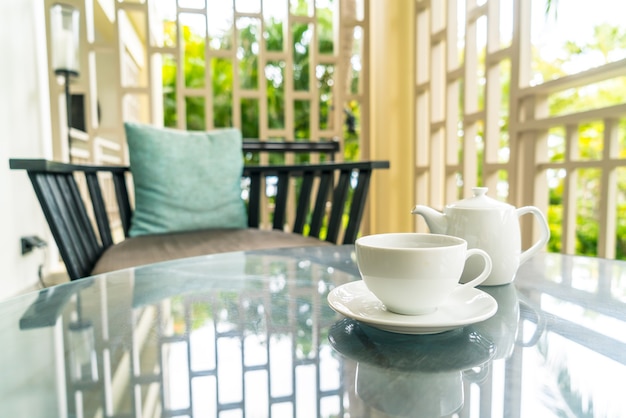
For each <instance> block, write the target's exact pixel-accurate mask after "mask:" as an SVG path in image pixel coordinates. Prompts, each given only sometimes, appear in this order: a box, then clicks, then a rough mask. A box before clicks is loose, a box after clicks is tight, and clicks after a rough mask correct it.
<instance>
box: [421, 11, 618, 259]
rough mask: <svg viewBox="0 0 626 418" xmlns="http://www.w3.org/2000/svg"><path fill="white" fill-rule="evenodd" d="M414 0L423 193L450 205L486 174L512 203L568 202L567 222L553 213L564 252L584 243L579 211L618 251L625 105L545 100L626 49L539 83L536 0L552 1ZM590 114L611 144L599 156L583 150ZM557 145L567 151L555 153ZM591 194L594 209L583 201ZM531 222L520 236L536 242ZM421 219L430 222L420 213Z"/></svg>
mask: <svg viewBox="0 0 626 418" xmlns="http://www.w3.org/2000/svg"><path fill="white" fill-rule="evenodd" d="M415 5H416V17H415V28H416V87H415V104H416V105H415V106H416V108H415V115H416V117H415V124H416V125H415V132H416V138H415V141H416V156H415V160H416V174H415V192H416V200H417V201H418V202H420V203H422V204H428V205H430V206H433V207H439V208H442V207H443V206H444V205H445V204H448V203H451V202H453V201H456V200H458V199H460V198H465V197H469V196H471V187H473V186H477V185H484V186H487V187H489V189H490V194H491V195H492V196H494V197H498V198H500V199H502V200H507V201H508V202H509V203H512V204H514V205H516V206H522V205H534V206H537V207H539V208H540V209H541V210H542V211H543V212H544V213H545V214H548V215H550V214H551V213H554V211H562V221H561V222H560V224H555V223H554V222H553V223H552V228H553V239H554V241H555V243H554V244H553V246H556V247H557V248H559V249H560V251H561V252H565V253H575V252H577V251H579V250H578V249H577V246H579V244H580V243H579V241H577V236H576V229H577V227H578V226H579V223H580V221H578V220H577V218H578V217H579V216H580V213H581V211H583V210H587V211H588V212H589V211H592V212H593V214H594V215H593V221H592V222H594V223H596V222H597V225H598V240H597V254H598V255H599V256H603V257H615V256H616V239H619V236H618V235H619V230H618V229H617V227H618V225H619V223H620V221H619V219H620V218H619V208H620V205H622V206H621V207H623V204H624V203H623V202H624V199H625V196H624V190H622V188H623V186H620V183H619V181H618V175H619V173H620V172H624V171H623V170H624V166H626V160H625V159H624V157H623V155H624V153H623V149H624V145H620V144H623V143H624V137H625V136H626V135H625V131H626V124H625V123H624V121H625V116H626V107H625V106H626V104H624V103H623V100H622V101H621V102H618V103H617V104H615V103H609V104H606V103H600V102H598V103H597V104H596V105H595V106H594V107H593V108H592V109H587V110H583V111H573V112H571V113H569V114H567V115H554V114H550V111H549V101H550V100H553V99H554V98H555V97H557V95H558V94H568V91H569V92H572V91H576V90H577V89H585V88H594V89H597V88H598V86H599V83H601V82H606V81H611V80H613V79H616V77H624V76H626V60H623V59H622V60H617V61H615V62H609V63H608V64H606V65H602V66H599V67H596V68H592V69H589V70H585V71H582V72H579V73H576V74H573V75H564V76H561V77H560V78H558V79H555V80H549V81H543V80H541V82H540V83H538V82H537V80H535V79H533V68H532V60H533V56H532V54H533V52H532V48H533V45H532V44H531V30H532V25H531V23H532V22H531V17H532V16H536V15H533V14H532V11H533V10H534V9H533V7H535V8H536V7H542V11H543V10H544V9H543V7H545V4H543V3H542V2H539V1H525V0H516V1H512V2H511V1H500V0H482V1H477V0H447V1H428V0H417V1H416V3H415ZM562 6H563V7H567V5H565V4H563V5H562ZM544 19H545V17H544ZM534 84H536V85H534ZM589 124H596V128H594V129H597V130H598V132H599V133H598V134H597V135H596V136H597V140H598V141H600V142H601V143H602V144H603V145H602V149H603V152H602V153H601V155H598V156H596V157H591V158H589V157H588V156H583V155H581V154H580V152H578V148H579V139H578V137H579V134H581V133H582V132H583V131H584V130H588V129H589ZM549 142H550V143H549ZM554 143H556V145H554ZM561 152H562V154H563V156H564V158H561V159H558V158H555V155H556V154H559V153H561ZM584 170H597V171H598V173H599V174H598V176H597V177H598V179H599V181H597V184H595V183H594V184H591V185H587V186H586V187H585V185H581V182H580V180H579V175H580V173H582V172H583V171H584ZM620 170H621V171H620ZM587 178H589V177H587ZM561 183H562V187H561V186H560V184H561ZM555 188H556V189H555ZM560 188H562V192H559V191H558V190H557V189H560ZM590 190H591V191H592V192H593V193H592V194H593V196H595V197H590V195H589V191H590ZM559 193H560V194H559ZM551 195H557V196H559V197H560V199H561V200H562V203H561V204H560V205H558V207H557V206H555V205H554V204H551V203H550V202H549V199H550V196H551ZM590 199H591V200H592V201H593V203H592V205H591V206H592V207H591V209H589V207H588V206H589V205H585V203H584V202H585V201H587V202H588V201H589V200H590ZM585 206H587V207H585ZM559 216H560V215H559ZM525 226H526V224H525V220H523V222H522V236H523V240H524V242H526V243H530V242H531V241H533V239H532V237H533V235H534V234H535V231H533V228H532V227H530V228H529V227H525ZM416 227H417V229H418V230H419V229H422V230H424V229H425V228H426V227H425V224H423V223H421V221H418V224H417V225H416Z"/></svg>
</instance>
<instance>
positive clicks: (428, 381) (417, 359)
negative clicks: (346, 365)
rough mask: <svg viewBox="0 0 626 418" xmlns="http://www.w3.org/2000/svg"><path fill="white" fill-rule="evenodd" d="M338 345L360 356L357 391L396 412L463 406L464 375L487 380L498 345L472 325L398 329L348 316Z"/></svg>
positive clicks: (431, 413)
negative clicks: (425, 331)
mask: <svg viewBox="0 0 626 418" xmlns="http://www.w3.org/2000/svg"><path fill="white" fill-rule="evenodd" d="M328 339H329V341H330V343H331V345H332V347H333V348H334V349H335V350H336V351H338V352H339V353H341V354H342V355H343V356H345V357H347V358H349V359H352V360H355V361H356V362H357V372H356V393H357V394H358V396H359V398H361V400H363V402H364V403H365V404H367V405H369V406H371V407H372V408H375V409H377V410H379V411H382V412H385V413H387V414H391V415H394V416H411V417H415V416H419V417H435V416H448V415H450V414H453V413H454V412H456V411H458V410H460V409H461V408H462V407H463V402H464V395H463V381H464V380H466V381H471V382H478V381H482V379H484V377H485V373H486V372H487V371H488V370H489V360H490V359H491V358H492V357H493V355H494V352H495V348H494V345H493V343H492V342H491V341H489V340H488V339H487V338H485V337H483V336H482V335H481V334H480V333H479V332H478V331H475V330H470V329H468V328H467V327H466V328H463V329H457V330H453V331H449V332H445V333H441V334H435V335H403V334H392V333H388V332H385V331H381V330H378V329H375V328H371V327H368V326H367V325H364V324H361V323H359V322H357V321H354V320H352V319H343V320H341V321H339V322H337V323H335V324H334V325H333V326H332V327H331V328H330V330H329V334H328Z"/></svg>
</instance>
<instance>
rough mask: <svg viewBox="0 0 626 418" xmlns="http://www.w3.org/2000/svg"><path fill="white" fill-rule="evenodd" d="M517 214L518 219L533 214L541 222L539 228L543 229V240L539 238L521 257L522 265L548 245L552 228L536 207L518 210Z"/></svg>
mask: <svg viewBox="0 0 626 418" xmlns="http://www.w3.org/2000/svg"><path fill="white" fill-rule="evenodd" d="M516 212H517V217H518V218H519V217H520V216H522V215H525V214H527V213H532V214H533V215H535V218H537V221H538V222H539V227H540V229H541V238H539V240H538V241H537V242H535V243H534V244H533V245H532V246H531V247H530V248H529V249H527V250H526V251H524V252H523V253H522V254H521V255H520V259H519V264H522V263H524V262H525V261H526V260H528V259H529V258H530V257H531V256H532V255H533V254H535V253H536V252H537V251H539V250H540V249H541V248H542V247H543V246H544V245H546V243H547V242H548V239H550V228H549V227H548V222H547V221H546V217H545V216H544V215H543V213H542V212H541V211H540V210H539V209H538V208H536V207H534V206H524V207H521V208H519V209H517V210H516Z"/></svg>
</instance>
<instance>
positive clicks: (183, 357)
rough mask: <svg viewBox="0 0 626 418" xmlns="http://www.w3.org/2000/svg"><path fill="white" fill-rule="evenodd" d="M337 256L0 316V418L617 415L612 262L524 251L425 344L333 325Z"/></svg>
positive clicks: (279, 261) (95, 282)
mask: <svg viewBox="0 0 626 418" xmlns="http://www.w3.org/2000/svg"><path fill="white" fill-rule="evenodd" d="M353 250H354V248H353V246H326V247H318V248H306V249H304V248H303V249H288V250H270V251H256V252H247V253H244V252H238V253H227V254H219V255H212V256H206V257H197V258H190V259H184V260H177V261H172V262H167V263H161V264H155V265H150V266H145V267H141V268H136V269H130V270H123V271H119V272H115V273H109V274H107V275H102V276H95V277H92V278H87V279H84V280H80V281H77V282H73V283H69V284H66V285H62V286H59V287H56V288H51V289H46V290H42V291H41V292H36V293H32V294H29V295H24V296H20V297H17V298H13V299H10V300H7V301H4V302H2V303H0V338H1V339H2V341H3V343H2V351H1V354H0V369H1V370H2V375H3V378H2V379H0V416H28V417H50V416H60V417H79V416H83V417H155V416H176V417H206V416H209V417H213V416H219V417H244V416H245V417H269V416H272V417H318V416H319V417H339V416H341V417H370V416H375V417H381V416H382V417H384V416H407V417H415V416H418V417H419V416H423V417H432V416H459V417H532V418H536V417H550V416H555V417H561V416H596V417H618V416H626V399H624V398H625V397H624V396H623V395H622V392H623V390H622V389H621V386H622V385H621V383H620V382H621V380H620V379H621V376H624V375H625V373H626V367H625V364H626V337H625V336H626V263H623V262H617V261H606V260H599V259H593V258H584V257H570V256H562V255H556V254H539V255H537V256H535V257H533V258H531V260H530V261H529V262H528V263H526V264H524V265H523V266H522V268H521V269H520V271H519V273H518V277H517V278H516V280H515V282H514V284H512V285H504V286H496V287H482V288H481V290H483V291H486V292H488V293H489V294H490V295H491V296H493V297H494V298H495V299H496V300H497V302H498V312H497V313H496V314H495V315H494V316H493V317H491V318H490V319H488V320H486V321H483V322H479V323H476V324H472V325H468V326H465V327H461V328H457V329H454V330H452V331H447V332H444V333H440V334H433V335H404V334H398V333H390V332H387V331H382V330H378V329H375V328H372V327H370V326H368V325H365V324H362V323H359V322H358V321H355V320H353V319H348V318H344V317H342V316H341V315H339V314H337V313H335V312H334V311H333V310H332V309H330V307H329V306H328V303H327V300H326V298H327V296H328V293H329V292H330V291H332V289H334V288H336V287H338V286H340V285H342V284H344V283H347V282H350V281H354V280H359V279H360V278H359V275H358V270H357V268H356V266H355V264H354V253H353Z"/></svg>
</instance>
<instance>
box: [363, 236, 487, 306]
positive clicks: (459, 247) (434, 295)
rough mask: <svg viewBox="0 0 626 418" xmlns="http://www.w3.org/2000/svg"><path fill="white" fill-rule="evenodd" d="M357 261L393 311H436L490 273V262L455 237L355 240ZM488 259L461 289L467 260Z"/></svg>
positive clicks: (369, 283)
mask: <svg viewBox="0 0 626 418" xmlns="http://www.w3.org/2000/svg"><path fill="white" fill-rule="evenodd" d="M355 249H356V260H357V265H358V267H359V271H360V273H361V277H362V278H363V281H364V282H365V285H366V286H367V288H368V289H369V290H370V291H371V292H372V293H373V294H374V296H376V297H377V298H378V299H379V300H380V301H381V302H382V303H383V304H384V305H385V307H386V308H387V310H389V311H391V312H395V313H398V314H404V315H422V314H428V313H431V312H434V311H435V310H436V309H437V307H438V306H440V305H441V304H442V303H443V302H444V301H445V299H446V298H447V297H448V296H449V295H450V294H451V293H452V292H453V291H455V289H457V287H460V286H464V287H475V286H478V285H479V284H480V283H482V282H483V281H484V280H485V279H486V278H487V277H488V276H489V273H490V272H491V259H490V258H489V255H488V254H487V253H486V252H485V251H483V250H480V249H477V248H474V249H470V250H468V249H467V242H466V241H465V240H464V239H462V238H458V237H454V236H450V235H439V234H426V233H390V234H376V235H368V236H365V237H361V238H359V239H357V240H356V243H355ZM475 255H478V256H480V257H482V258H483V259H484V261H485V262H484V263H483V264H484V265H483V270H482V272H480V274H479V275H478V276H477V277H476V278H474V279H472V280H470V281H468V282H467V283H465V284H463V285H460V284H459V279H460V278H461V274H462V273H463V267H464V266H465V260H466V259H468V258H469V257H471V256H475Z"/></svg>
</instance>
